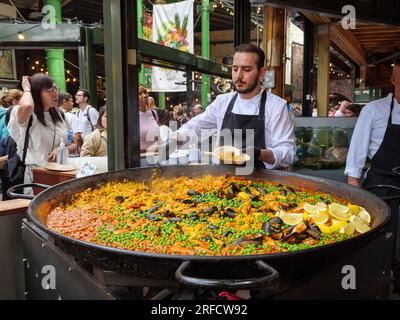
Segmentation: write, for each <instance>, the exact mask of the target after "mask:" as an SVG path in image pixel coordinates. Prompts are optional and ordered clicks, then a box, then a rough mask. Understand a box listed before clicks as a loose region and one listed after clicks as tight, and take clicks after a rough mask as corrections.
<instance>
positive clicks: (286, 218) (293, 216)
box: [279, 212, 303, 226]
mask: <svg viewBox="0 0 400 320" xmlns="http://www.w3.org/2000/svg"><path fill="white" fill-rule="evenodd" d="M279 217H280V218H281V219H282V221H283V222H284V223H286V224H288V225H289V226H294V225H297V224H299V223H300V222H303V214H301V213H284V212H281V213H280V214H279Z"/></svg>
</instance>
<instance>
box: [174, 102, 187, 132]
mask: <svg viewBox="0 0 400 320" xmlns="http://www.w3.org/2000/svg"><path fill="white" fill-rule="evenodd" d="M172 112H173V116H174V120H175V121H176V123H177V129H179V128H180V127H182V126H183V125H184V124H185V123H187V122H188V121H189V120H188V118H187V116H186V115H185V108H184V107H183V106H182V105H180V104H179V105H176V106H174V108H173V110H172Z"/></svg>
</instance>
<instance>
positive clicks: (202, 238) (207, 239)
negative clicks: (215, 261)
mask: <svg viewBox="0 0 400 320" xmlns="http://www.w3.org/2000/svg"><path fill="white" fill-rule="evenodd" d="M200 240H202V241H213V239H212V238H211V237H210V236H209V235H206V236H204V237H201V238H200Z"/></svg>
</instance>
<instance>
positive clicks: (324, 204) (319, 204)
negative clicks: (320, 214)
mask: <svg viewBox="0 0 400 320" xmlns="http://www.w3.org/2000/svg"><path fill="white" fill-rule="evenodd" d="M315 206H316V207H317V208H318V209H327V208H328V206H327V205H326V203H323V202H317V203H316V204H315Z"/></svg>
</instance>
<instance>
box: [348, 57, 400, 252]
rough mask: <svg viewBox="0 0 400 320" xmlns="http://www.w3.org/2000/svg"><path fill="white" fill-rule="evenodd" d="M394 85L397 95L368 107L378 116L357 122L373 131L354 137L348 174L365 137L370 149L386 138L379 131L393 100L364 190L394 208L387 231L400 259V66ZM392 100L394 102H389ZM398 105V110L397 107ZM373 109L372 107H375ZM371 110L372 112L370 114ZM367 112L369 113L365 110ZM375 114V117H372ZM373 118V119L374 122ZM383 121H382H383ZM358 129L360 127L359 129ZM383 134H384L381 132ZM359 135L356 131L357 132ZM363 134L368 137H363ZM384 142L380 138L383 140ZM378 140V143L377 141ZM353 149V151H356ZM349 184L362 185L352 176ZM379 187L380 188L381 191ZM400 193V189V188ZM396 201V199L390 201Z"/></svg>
mask: <svg viewBox="0 0 400 320" xmlns="http://www.w3.org/2000/svg"><path fill="white" fill-rule="evenodd" d="M392 83H393V85H394V86H395V94H394V95H392V96H389V97H387V98H385V99H382V100H379V101H374V102H372V103H371V104H370V105H369V106H366V107H365V108H367V107H368V108H370V110H372V109H374V113H371V112H368V113H365V114H368V116H365V117H364V116H363V115H361V118H360V119H359V121H358V122H357V126H358V125H360V128H362V126H363V124H362V122H368V123H371V125H370V127H369V130H370V132H366V131H364V130H357V132H358V133H357V134H353V137H352V143H351V146H350V150H349V154H348V160H347V166H346V172H347V174H348V171H351V170H350V169H348V168H351V167H354V161H352V160H350V161H349V159H351V158H354V157H355V154H356V153H357V151H359V149H357V148H356V147H354V146H353V147H354V148H352V145H353V144H354V145H357V144H362V142H361V140H363V138H364V137H365V136H367V138H368V139H369V147H370V146H373V144H372V143H376V140H378V138H380V137H382V135H381V133H379V134H378V131H379V130H382V128H383V126H382V122H383V121H384V120H383V121H382V119H381V118H382V116H383V115H385V114H386V112H387V111H385V107H386V108H387V103H388V102H389V101H390V109H389V115H388V118H387V126H386V130H385V133H384V135H383V139H382V142H381V144H380V146H379V148H378V149H377V151H376V152H375V154H374V155H373V157H372V158H371V166H370V169H369V170H368V172H367V176H366V179H365V181H364V183H363V185H362V186H363V188H365V189H367V190H369V191H371V192H373V193H375V194H376V195H377V196H379V197H380V198H382V199H385V198H388V197H389V199H388V200H386V202H387V204H388V205H389V207H390V208H391V213H392V214H391V219H390V222H389V224H388V226H387V230H388V231H389V232H391V233H392V234H393V235H394V239H395V246H394V252H393V253H394V256H397V257H399V256H400V255H399V253H400V246H399V239H398V236H399V235H398V220H399V219H398V216H399V204H400V202H399V199H396V198H395V197H396V196H397V195H400V192H399V191H398V190H396V189H395V188H400V122H399V115H398V112H399V109H398V103H399V101H400V64H399V63H396V64H395V67H394V70H393V76H392ZM389 99H390V100H389ZM396 102H397V103H396ZM395 105H396V107H395ZM371 107H372V108H371ZM370 110H368V111H370ZM365 111H367V110H365ZM396 113H397V114H396ZM371 115H373V116H371ZM394 116H395V117H396V119H397V123H393V117H394ZM371 117H373V119H371ZM380 121H381V122H380ZM357 126H356V127H357ZM356 129H358V128H356ZM380 132H382V131H380ZM355 133H356V130H355ZM360 135H363V136H364V137H362V138H361V137H360ZM379 140H380V139H379ZM379 140H378V141H379ZM374 141H375V142H374ZM352 149H353V150H352ZM348 182H349V184H352V185H356V186H357V185H359V180H358V179H356V178H354V177H352V176H351V174H350V175H349V177H348ZM383 185H384V186H393V187H394V188H390V187H381V186H383ZM377 186H380V187H378V188H377ZM399 190H400V189H399ZM390 198H393V199H390Z"/></svg>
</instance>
